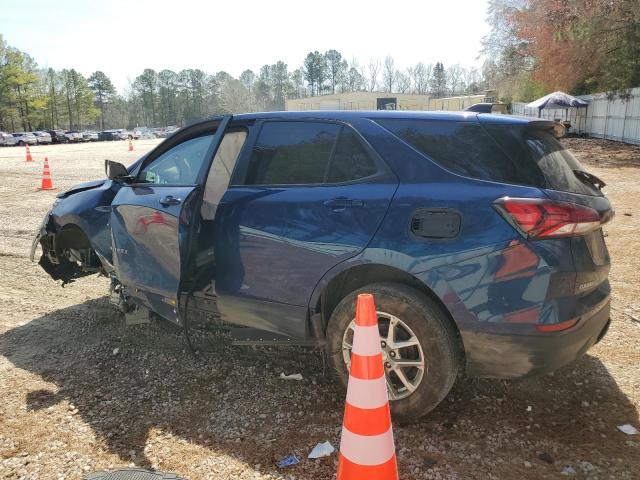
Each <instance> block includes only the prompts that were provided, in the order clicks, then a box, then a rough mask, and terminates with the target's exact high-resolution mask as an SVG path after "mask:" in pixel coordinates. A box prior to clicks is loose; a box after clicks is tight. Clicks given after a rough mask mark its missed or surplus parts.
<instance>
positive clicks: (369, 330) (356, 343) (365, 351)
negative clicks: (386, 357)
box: [351, 324, 381, 357]
mask: <svg viewBox="0 0 640 480" xmlns="http://www.w3.org/2000/svg"><path fill="white" fill-rule="evenodd" d="M356 333H357V335H356ZM380 352H381V349H380V332H379V331H378V326H377V325H371V326H370V327H362V326H360V325H357V324H356V326H355V328H354V331H353V346H352V347H351V353H352V354H354V353H355V354H356V355H360V356H362V357H370V356H372V355H377V354H378V353H380Z"/></svg>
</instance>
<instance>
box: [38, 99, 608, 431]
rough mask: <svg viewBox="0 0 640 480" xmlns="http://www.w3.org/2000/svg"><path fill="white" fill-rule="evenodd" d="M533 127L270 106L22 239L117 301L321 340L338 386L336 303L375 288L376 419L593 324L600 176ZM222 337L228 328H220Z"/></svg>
mask: <svg viewBox="0 0 640 480" xmlns="http://www.w3.org/2000/svg"><path fill="white" fill-rule="evenodd" d="M561 128H562V127H561V126H560V125H558V124H555V123H552V122H548V121H541V120H538V119H521V118H516V117H508V116H500V115H497V116H495V115H490V114H476V113H429V112H399V111H398V112H389V111H379V112H359V111H341V112H271V113H258V114H246V115H238V116H234V117H230V116H226V117H217V118H212V119H207V120H204V121H201V122H199V123H196V124H194V125H191V126H189V127H187V128H184V129H182V130H180V131H178V132H177V133H175V134H174V135H172V136H171V137H169V138H167V139H166V140H165V141H163V142H162V143H161V144H159V145H158V146H157V147H156V148H155V149H153V150H152V151H151V152H150V153H148V154H147V155H145V156H144V157H143V158H141V159H140V160H138V161H137V162H136V163H135V164H134V165H132V166H130V167H129V168H125V166H123V165H121V164H119V163H116V162H111V161H107V162H106V171H107V177H108V179H107V180H100V181H95V182H89V183H85V184H81V185H78V186H76V187H74V188H72V189H71V190H69V191H67V192H64V193H61V194H60V195H59V196H58V199H57V200H56V203H55V204H54V206H53V209H52V210H51V211H50V212H49V213H48V214H47V216H46V218H45V219H44V221H43V224H42V227H41V229H40V231H39V233H38V235H37V237H36V239H35V241H34V245H33V250H32V258H34V256H35V252H36V251H37V248H38V245H41V247H42V256H41V258H40V265H41V266H42V267H43V268H44V270H45V271H47V272H48V273H49V274H50V275H51V276H52V277H53V278H54V279H57V280H62V282H63V283H64V282H70V281H72V280H74V279H76V278H78V277H81V276H83V275H88V274H91V273H101V274H104V275H107V276H109V277H111V279H112V289H113V292H112V295H117V296H118V298H119V301H120V303H121V305H123V306H124V307H123V308H125V309H129V310H135V309H148V310H151V311H153V312H155V313H156V314H157V315H159V316H161V317H163V318H165V319H167V320H168V321H170V322H174V323H175V324H177V325H180V326H186V324H187V319H188V318H189V317H190V315H192V314H193V313H196V312H200V313H205V314H210V315H211V316H212V318H213V317H215V318H219V319H221V320H222V321H224V322H226V323H227V324H232V325H235V326H238V327H242V328H235V329H234V335H235V336H236V337H235V338H237V339H238V341H239V343H245V344H246V343H252V342H253V343H257V342H260V341H268V342H271V343H275V344H278V343H286V342H289V343H298V344H302V345H317V346H322V347H323V348H325V349H326V352H327V354H328V356H329V358H330V359H331V362H332V363H333V366H334V367H335V369H336V371H337V372H338V374H339V375H340V376H341V377H342V379H346V378H347V375H348V374H347V367H348V365H349V361H350V351H351V342H352V338H353V322H354V308H355V298H356V296H357V295H358V293H360V292H371V293H373V294H374V295H375V301H376V306H377V310H378V317H379V330H380V336H381V346H382V351H383V357H384V366H385V370H386V379H387V385H388V392H389V397H390V399H391V405H392V411H393V413H394V415H395V416H396V417H401V418H404V419H415V418H418V417H419V416H421V415H423V414H425V413H427V412H429V411H430V410H432V409H433V408H435V407H436V405H438V403H440V402H441V401H442V400H443V399H444V398H445V396H446V395H447V393H448V392H449V390H450V389H451V387H452V385H453V383H454V380H455V378H456V376H457V375H458V373H459V372H464V373H465V374H466V375H468V376H475V377H498V378H517V377H523V376H526V375H531V374H535V373H541V372H547V371H550V370H552V369H556V368H558V367H561V366H562V365H565V364H567V363H569V362H571V361H572V360H574V359H575V358H577V357H579V356H580V355H582V354H583V353H585V352H586V351H587V349H589V348H590V347H591V346H592V345H593V344H595V343H596V342H597V341H599V340H600V339H601V338H602V337H603V336H604V335H605V333H606V331H607V328H608V325H609V297H610V287H609V282H608V280H607V277H608V273H609V264H610V262H609V254H608V252H607V248H606V246H605V243H604V238H603V232H602V228H601V227H602V225H603V224H604V223H606V222H607V221H608V220H610V219H611V217H612V215H613V209H612V207H611V204H610V203H609V201H608V200H607V198H606V197H605V196H604V195H603V193H602V191H601V190H602V187H603V186H604V183H603V182H602V181H601V180H599V179H598V178H597V177H595V176H594V175H592V174H590V173H588V172H586V171H585V170H584V168H583V167H582V166H581V165H580V163H579V162H578V161H577V160H576V159H575V158H574V157H573V155H572V154H571V153H570V152H569V151H567V150H566V149H565V148H564V147H563V146H562V144H561V143H560V142H559V141H558V140H557V136H558V133H559V130H560V129H561ZM238 332H239V333H238Z"/></svg>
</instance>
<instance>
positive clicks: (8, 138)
mask: <svg viewBox="0 0 640 480" xmlns="http://www.w3.org/2000/svg"><path fill="white" fill-rule="evenodd" d="M16 143H18V141H17V140H16V138H15V137H14V136H13V135H11V134H10V133H7V132H0V146H2V147H12V146H13V145H15V144H16Z"/></svg>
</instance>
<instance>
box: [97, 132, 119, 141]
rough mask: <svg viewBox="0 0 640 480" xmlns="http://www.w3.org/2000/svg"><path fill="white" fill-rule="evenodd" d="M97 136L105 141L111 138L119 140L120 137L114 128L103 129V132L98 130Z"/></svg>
mask: <svg viewBox="0 0 640 480" xmlns="http://www.w3.org/2000/svg"><path fill="white" fill-rule="evenodd" d="M98 138H99V140H101V141H107V142H111V141H113V140H120V137H119V136H118V132H116V131H114V130H105V131H104V132H100V133H99V134H98Z"/></svg>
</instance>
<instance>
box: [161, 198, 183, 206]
mask: <svg viewBox="0 0 640 480" xmlns="http://www.w3.org/2000/svg"><path fill="white" fill-rule="evenodd" d="M181 201H182V200H180V199H179V198H176V197H174V196H173V195H167V196H166V197H162V198H161V199H160V205H162V206H163V207H169V206H171V205H180V202H181Z"/></svg>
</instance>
